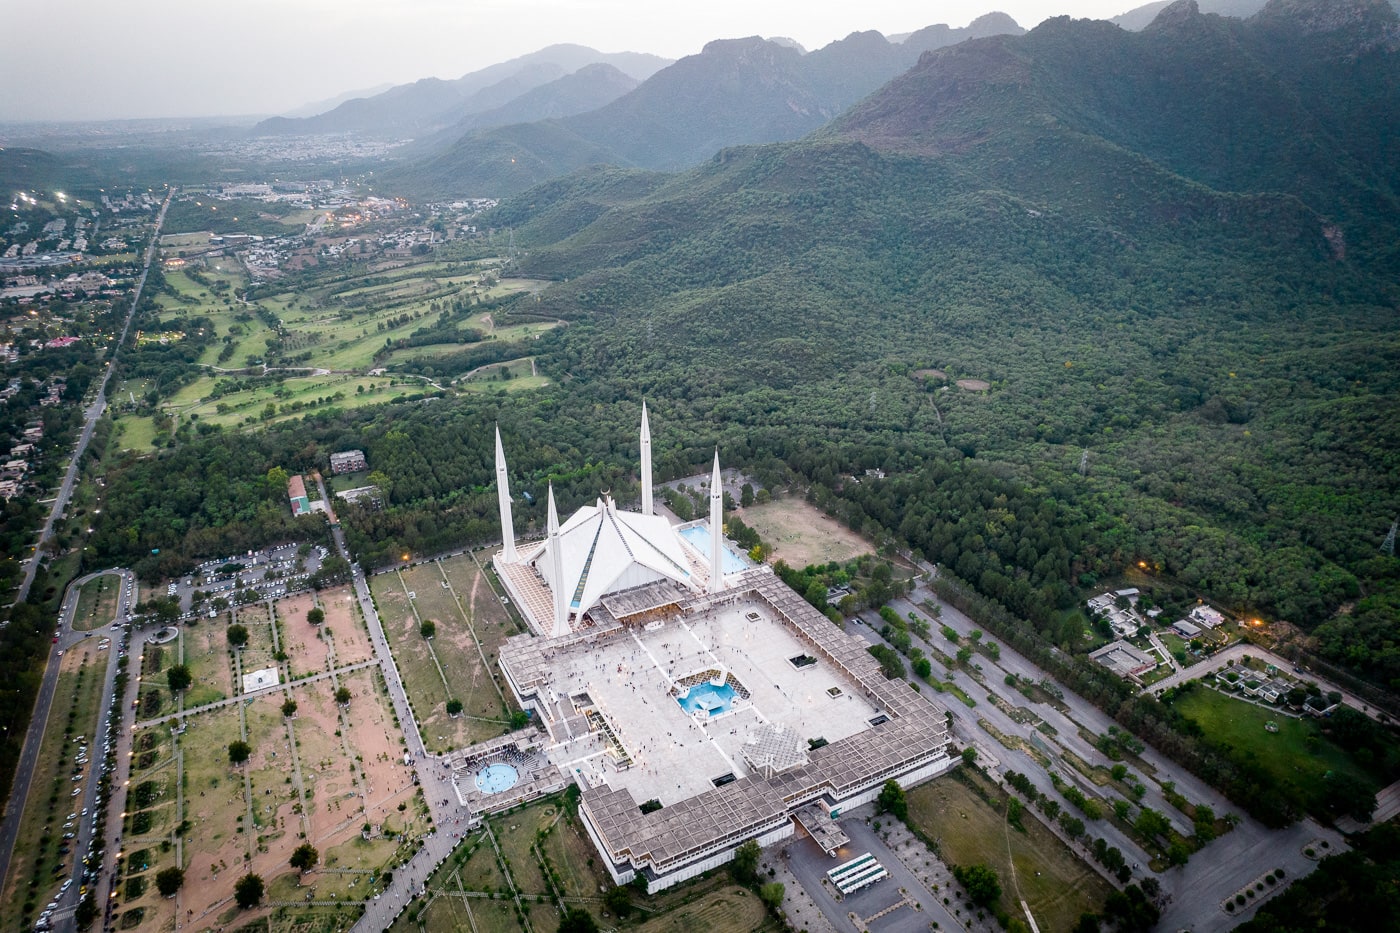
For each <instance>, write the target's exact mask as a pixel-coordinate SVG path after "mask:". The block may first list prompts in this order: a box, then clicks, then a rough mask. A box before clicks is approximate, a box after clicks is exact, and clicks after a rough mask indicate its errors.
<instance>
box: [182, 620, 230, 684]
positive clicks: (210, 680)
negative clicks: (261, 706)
mask: <svg viewBox="0 0 1400 933" xmlns="http://www.w3.org/2000/svg"><path fill="white" fill-rule="evenodd" d="M227 622H228V614H227V613H225V614H223V615H220V616H218V617H216V618H214V619H210V620H208V621H207V622H205V623H201V624H200V625H191V626H186V627H185V628H183V629H182V630H181V632H180V637H181V639H182V641H183V648H184V652H185V666H186V667H188V668H189V669H190V674H191V675H192V676H193V678H194V683H193V685H192V686H191V687H190V689H189V690H188V691H187V693H186V695H185V707H186V708H189V707H193V706H200V705H202V704H204V703H212V702H213V701H214V700H222V699H226V698H227V697H231V696H233V692H234V691H233V661H232V660H231V659H230V657H229V644H228V625H227Z"/></svg>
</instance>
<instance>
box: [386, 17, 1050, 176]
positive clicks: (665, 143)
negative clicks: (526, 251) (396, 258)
mask: <svg viewBox="0 0 1400 933" xmlns="http://www.w3.org/2000/svg"><path fill="white" fill-rule="evenodd" d="M1023 31H1024V30H1022V29H1021V28H1020V27H1019V26H1018V25H1017V24H1016V22H1015V21H1014V20H1012V19H1011V18H1010V17H1008V16H1006V15H1004V14H1000V13H992V14H988V15H986V16H983V17H980V18H979V19H977V20H974V21H973V22H972V23H971V24H970V25H968V26H967V27H965V28H961V29H952V28H950V27H948V26H946V25H936V26H930V27H928V28H926V29H922V30H919V31H918V32H915V33H912V34H911V35H909V36H908V37H907V38H905V40H904V41H902V42H898V43H895V42H890V41H889V40H887V39H885V37H884V36H882V35H880V34H879V33H877V32H861V33H853V34H852V35H850V36H848V37H846V38H845V39H842V40H840V41H837V42H833V43H831V44H830V45H827V46H826V47H824V48H822V49H818V50H816V51H812V52H807V53H805V54H804V53H803V52H801V51H800V50H798V49H797V48H794V47H793V46H792V45H791V44H790V43H787V42H784V41H774V40H766V39H762V38H759V37H757V36H754V37H750V38H746V39H726V40H716V41H714V42H710V43H709V44H708V45H706V46H705V48H704V50H703V51H701V53H700V54H698V55H692V56H688V57H686V58H683V59H681V60H680V61H678V62H676V63H674V64H672V65H670V66H669V67H667V68H664V69H662V70H660V71H658V72H657V73H656V74H654V75H653V76H651V78H649V79H648V80H646V81H645V82H643V83H642V84H641V85H639V86H638V87H637V88H636V89H635V90H633V91H631V92H630V93H627V94H625V95H622V96H620V97H618V98H617V99H616V100H614V101H612V102H611V103H609V104H607V105H606V106H603V107H601V108H598V109H596V110H592V111H589V112H587V113H579V114H577V115H574V116H568V117H564V118H561V119H557V120H548V121H542V122H536V123H530V124H524V123H516V124H511V125H507V126H501V127H496V128H491V129H483V130H480V131H477V132H474V133H470V134H468V135H466V136H463V137H461V138H460V139H458V140H457V141H456V142H455V143H453V144H452V145H451V146H450V148H448V149H446V150H445V151H443V152H441V153H440V154H438V155H436V156H433V157H430V158H425V159H423V160H422V161H421V162H418V163H415V164H410V165H407V166H404V167H403V168H402V169H400V170H398V171H391V172H389V173H388V174H387V176H386V178H385V179H384V181H385V183H386V184H389V185H391V186H396V187H397V188H398V189H399V190H402V191H405V192H408V193H412V194H417V195H423V194H426V193H428V192H430V191H431V192H435V193H436V194H438V195H465V194H474V195H492V196H496V195H502V194H510V193H513V192H518V191H523V190H524V189H525V188H528V187H529V186H531V185H533V184H537V183H539V182H541V181H544V180H546V179H549V178H553V177H557V176H559V175H561V174H563V173H565V172H568V171H572V170H574V169H576V168H579V167H581V166H584V165H589V164H593V163H597V162H609V163H613V164H617V165H627V166H637V167H641V168H649V169H656V170H662V171H665V170H674V169H678V168H683V167H686V166H689V165H694V164H695V163H697V162H699V161H701V160H703V159H706V158H709V157H710V156H711V155H713V154H714V153H715V152H716V151H717V150H719V149H721V148H723V147H725V146H731V145H738V144H743V143H756V142H777V141H782V140H788V139H796V138H798V137H800V136H803V135H805V134H806V133H809V132H811V131H813V130H815V129H817V128H818V127H820V126H822V125H823V124H825V123H826V122H828V121H829V120H831V119H832V118H833V117H835V116H836V115H837V114H839V113H841V112H842V111H843V110H845V109H846V108H847V107H849V106H850V105H851V104H853V103H855V102H856V101H857V100H859V99H860V98H862V97H864V96H865V95H866V94H868V93H870V92H871V91H873V90H875V89H876V88H877V87H879V86H880V85H881V84H884V83H885V82H886V81H888V80H889V79H890V78H892V77H894V76H895V75H897V74H899V73H900V72H902V71H904V70H906V69H907V68H909V67H910V66H911V65H913V64H914V63H915V62H916V61H917V60H918V57H919V55H920V54H922V53H923V52H925V51H928V50H930V49H935V48H941V47H944V46H947V45H951V44H954V43H957V42H961V41H963V40H965V39H970V38H979V37H984V36H992V35H999V34H1010V35H1016V34H1020V33H1022V32H1023Z"/></svg>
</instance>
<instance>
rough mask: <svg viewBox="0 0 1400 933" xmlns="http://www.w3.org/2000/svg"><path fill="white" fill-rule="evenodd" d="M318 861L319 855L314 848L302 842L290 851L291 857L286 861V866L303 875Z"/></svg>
mask: <svg viewBox="0 0 1400 933" xmlns="http://www.w3.org/2000/svg"><path fill="white" fill-rule="evenodd" d="M320 860H321V853H320V852H317V851H316V847H315V846H313V845H312V844H311V843H309V842H303V843H302V844H301V845H299V846H297V847H296V848H295V849H293V850H292V857H291V858H290V859H288V860H287V864H288V865H291V866H292V867H293V868H295V869H296V870H297V871H299V872H302V873H305V872H307V871H309V870H310V869H311V866H313V865H315V864H316V863H317V862H319V861H320Z"/></svg>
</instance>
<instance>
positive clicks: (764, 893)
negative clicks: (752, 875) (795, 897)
mask: <svg viewBox="0 0 1400 933" xmlns="http://www.w3.org/2000/svg"><path fill="white" fill-rule="evenodd" d="M786 893H787V888H786V887H785V886H784V885H783V883H782V882H781V881H770V882H768V883H767V884H765V885H764V886H763V887H761V888H759V889H758V896H759V899H760V900H762V901H763V903H765V904H767V905H768V909H769V910H772V911H776V910H777V909H778V908H779V907H782V906H783V895H784V894H786Z"/></svg>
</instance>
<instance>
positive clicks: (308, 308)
mask: <svg viewBox="0 0 1400 933" xmlns="http://www.w3.org/2000/svg"><path fill="white" fill-rule="evenodd" d="M201 237H203V235H202V234H188V235H179V236H178V237H176V238H174V239H172V240H171V243H170V245H169V246H168V248H167V252H168V253H169V252H175V251H178V250H179V249H182V248H184V249H195V248H199V246H200V240H201ZM492 265H493V264H492V263H491V262H444V261H425V262H409V263H406V264H404V265H402V266H401V267H398V268H393V269H389V270H384V271H379V272H374V273H370V274H366V275H357V276H352V277H350V278H348V279H346V278H343V277H342V275H341V273H339V272H335V271H331V270H327V273H326V276H325V278H324V279H323V280H321V281H313V282H311V283H310V284H307V283H301V284H299V285H298V286H297V287H296V289H295V290H292V289H288V290H285V291H275V290H274V289H275V288H276V286H272V285H267V284H264V285H262V286H261V287H260V288H259V289H258V290H256V294H255V298H254V300H253V301H251V302H244V301H243V300H241V299H240V298H237V297H235V296H236V294H238V293H239V292H240V290H241V289H244V288H246V287H247V286H248V280H247V276H246V275H245V273H244V272H243V270H242V268H241V267H240V266H239V265H238V264H237V262H236V261H235V260H232V259H229V258H226V257H213V258H201V259H191V260H190V261H189V264H188V265H187V266H184V267H180V268H175V267H169V268H167V269H165V278H166V282H167V284H168V285H169V286H170V287H171V288H172V289H173V290H174V292H175V294H169V293H166V292H160V293H159V294H158V295H157V297H156V301H157V305H158V306H159V308H160V319H161V322H162V325H167V329H163V330H155V329H153V330H151V331H150V332H148V333H144V334H141V335H138V340H142V341H148V340H159V339H166V340H181V339H187V334H186V329H185V327H184V322H190V325H189V327H190V330H189V334H188V337H191V338H192V337H194V336H196V335H198V336H200V337H205V338H208V339H207V342H206V343H205V344H204V346H203V349H202V351H201V353H200V356H199V359H198V361H197V362H198V364H199V365H200V366H202V367H205V368H206V372H205V374H203V375H201V376H200V377H199V378H197V379H195V380H193V381H192V382H190V383H189V384H188V385H185V386H182V387H180V388H179V389H178V390H177V391H176V392H175V393H174V395H173V396H172V397H171V398H168V399H165V400H163V401H162V402H161V408H162V410H163V411H164V412H165V413H167V414H170V415H172V416H174V418H175V419H176V423H177V425H178V424H179V423H180V419H182V418H184V419H188V418H190V417H192V416H198V417H199V418H200V419H201V420H204V421H209V422H211V423H214V424H220V425H223V426H226V427H243V426H260V425H264V424H267V423H269V422H275V421H280V420H286V419H290V418H297V417H301V416H302V415H304V414H306V413H308V412H313V411H318V410H323V409H326V408H330V407H337V408H355V407H360V406H364V405H376V404H382V403H385V402H391V401H394V400H396V399H399V398H402V397H406V396H409V395H413V394H416V393H418V392H421V391H422V390H423V389H425V388H429V389H430V388H432V386H431V384H430V383H429V382H428V381H427V380H424V379H421V378H418V377H408V376H403V375H399V376H390V377H371V376H369V375H368V372H369V371H370V370H371V369H374V368H376V367H381V366H392V365H394V364H395V363H396V362H401V361H402V360H404V359H408V358H412V357H424V356H428V357H430V356H433V355H435V354H441V353H450V352H455V351H458V350H461V349H462V348H463V347H464V346H466V345H465V344H463V343H461V342H459V341H458V340H456V339H451V338H450V337H448V339H445V340H444V342H441V343H435V344H425V345H423V346H418V347H411V348H401V349H398V350H394V351H392V352H388V353H387V354H386V349H385V348H386V344H387V343H390V342H393V341H400V340H404V339H406V338H409V337H410V336H412V335H413V334H414V333H415V332H419V331H423V330H425V329H428V328H433V327H437V326H439V318H440V316H441V315H443V314H445V313H451V314H454V315H459V316H458V317H457V318H456V319H455V322H454V325H453V326H456V327H459V328H471V329H474V330H476V331H478V332H480V333H481V334H483V335H485V336H486V338H487V339H497V340H507V341H519V340H526V339H530V338H532V337H538V336H539V335H540V334H542V333H544V332H545V331H547V330H550V329H551V328H553V327H557V326H558V325H559V322H556V321H532V322H523V323H510V322H509V321H506V322H503V323H502V324H500V325H499V326H498V324H497V322H496V320H495V319H494V316H493V315H494V314H499V311H494V312H493V311H491V310H484V311H478V312H476V313H471V311H472V309H471V304H472V303H474V302H479V301H485V300H490V299H493V298H498V297H501V296H504V295H509V294H513V293H518V292H522V291H523V292H529V291H534V290H537V289H538V288H539V287H541V284H542V283H538V282H534V281H530V280H517V279H511V280H507V281H505V282H499V281H496V280H495V272H494V270H493V268H492ZM488 276H489V279H488V278H487V277H488ZM196 318H201V319H203V320H204V321H205V322H206V323H204V324H201V327H203V328H205V330H203V331H196V330H194V329H193V326H194V325H193V323H192V322H193V321H194V319H196ZM444 336H447V335H444ZM264 363H265V364H266V365H267V366H268V367H271V368H272V370H273V371H274V373H273V374H274V375H275V374H276V373H277V371H279V370H287V371H288V372H296V373H297V375H295V376H291V375H287V377H286V378H282V379H274V380H269V381H266V382H263V381H261V377H262V375H263V371H262V369H261V367H262V365H263V364H264ZM250 367H252V368H251V369H250ZM245 371H246V372H247V373H251V374H254V375H256V376H257V377H259V378H258V379H256V380H255V379H253V378H251V376H250V375H245V374H244V373H245ZM504 372H509V373H510V375H511V376H512V377H515V378H510V379H508V380H504V379H502V378H501V376H502V373H504ZM544 384H546V380H545V379H544V378H543V377H540V376H536V375H533V374H532V370H531V364H530V362H529V361H528V360H523V361H516V362H508V363H502V364H498V365H496V366H493V367H490V368H489V369H488V370H484V371H482V372H481V373H479V374H478V375H477V377H476V378H475V379H473V380H471V381H470V382H466V383H464V384H463V387H464V389H465V390H468V391H496V390H497V389H501V388H504V389H507V390H509V391H519V390H524V389H529V388H534V387H538V386H540V385H544ZM146 388H147V387H145V386H144V385H143V386H141V387H139V388H137V387H134V386H133V387H132V388H131V389H130V390H129V394H128V396H127V397H128V398H130V396H131V395H138V396H139V395H140V394H141V393H142V391H143V390H145V389H146ZM123 391H124V390H123V389H119V390H118V392H117V395H116V396H114V397H120V396H121V393H122V392H123ZM269 405H271V406H272V407H271V408H270V409H269V407H268V406H269ZM117 427H118V434H117V438H118V440H117V442H118V443H119V444H120V445H121V447H122V448H123V449H128V450H138V451H146V450H150V449H151V448H152V446H154V442H155V441H156V440H157V435H158V434H159V432H158V431H157V429H156V425H155V423H154V420H153V419H152V418H151V417H150V416H138V415H136V414H134V413H127V414H124V415H121V416H119V417H118V419H117Z"/></svg>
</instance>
